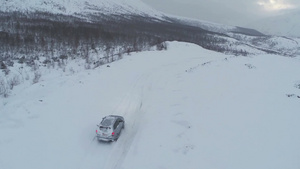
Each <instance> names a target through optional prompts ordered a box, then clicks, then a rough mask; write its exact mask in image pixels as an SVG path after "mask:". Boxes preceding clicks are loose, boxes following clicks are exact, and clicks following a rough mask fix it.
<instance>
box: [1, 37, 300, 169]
mask: <svg viewBox="0 0 300 169" xmlns="http://www.w3.org/2000/svg"><path fill="white" fill-rule="evenodd" d="M72 64H73V66H74V67H73V69H75V70H77V69H78V68H77V66H76V64H78V63H76V62H74V63H70V65H72ZM70 70H71V69H67V71H66V72H65V73H61V72H59V71H56V70H51V71H49V70H46V68H45V70H44V71H42V72H43V76H42V79H41V81H40V82H39V83H36V84H34V85H31V84H26V83H23V84H21V85H19V86H17V87H15V89H14V90H13V93H12V94H11V96H10V97H8V98H0V133H1V137H0V168H1V169H2V168H3V169H19V168H23V169H40V168H43V169H48V168H49V169H53V168H56V169H66V168H72V169H74V168H75V169H87V168H103V169H114V168H115V169H119V168H122V169H132V168H143V169H163V168H166V169H167V168H168V169H170V168H172V169H182V168H205V169H213V168H222V169H241V168H243V169H248V168H249V169H254V168H255V169H266V168H272V169H287V168H289V169H298V168H300V160H299V159H300V144H299V142H300V134H299V131H298V130H299V128H300V123H299V120H300V113H299V112H300V111H299V102H300V99H299V98H298V96H300V89H299V88H298V85H299V84H300V77H299V72H300V60H299V57H298V58H288V57H282V56H276V55H257V56H251V57H235V56H228V55H223V54H221V53H216V52H212V51H208V50H205V49H203V48H201V47H199V46H196V45H193V44H187V43H179V42H171V43H169V49H168V50H167V51H161V52H159V51H149V52H141V53H135V54H132V55H130V56H125V58H124V59H122V60H120V61H117V62H114V63H112V64H110V67H106V66H102V67H100V68H96V69H93V70H80V71H79V69H78V71H79V72H77V71H75V72H76V73H70ZM72 72H74V70H73V71H72ZM288 96H291V97H288ZM108 114H117V115H122V116H124V117H125V120H126V127H125V130H124V131H123V133H122V134H121V136H120V138H119V140H118V141H117V142H112V143H105V142H98V141H97V140H96V139H95V129H96V125H97V124H98V123H99V122H100V120H101V118H102V117H103V116H105V115H108Z"/></svg>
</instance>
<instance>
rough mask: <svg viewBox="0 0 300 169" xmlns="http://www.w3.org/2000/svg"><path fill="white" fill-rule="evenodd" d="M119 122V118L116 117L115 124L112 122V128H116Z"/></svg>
mask: <svg viewBox="0 0 300 169" xmlns="http://www.w3.org/2000/svg"><path fill="white" fill-rule="evenodd" d="M119 122H120V120H119V119H117V120H116V122H115V124H114V129H116V128H117V127H118V125H119Z"/></svg>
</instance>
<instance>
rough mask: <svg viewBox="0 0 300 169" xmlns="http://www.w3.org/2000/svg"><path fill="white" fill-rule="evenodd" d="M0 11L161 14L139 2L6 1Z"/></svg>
mask: <svg viewBox="0 0 300 169" xmlns="http://www.w3.org/2000/svg"><path fill="white" fill-rule="evenodd" d="M0 11H4V12H12V11H18V12H35V11H39V12H50V13H57V14H65V15H76V14H88V13H90V14H91V13H101V14H108V15H112V14H138V15H143V16H148V15H149V16H152V17H153V16H156V17H159V16H162V13H160V12H158V11H156V10H154V9H152V8H150V7H149V6H147V5H146V4H144V3H143V2H141V1H139V0H6V1H4V2H1V6H0Z"/></svg>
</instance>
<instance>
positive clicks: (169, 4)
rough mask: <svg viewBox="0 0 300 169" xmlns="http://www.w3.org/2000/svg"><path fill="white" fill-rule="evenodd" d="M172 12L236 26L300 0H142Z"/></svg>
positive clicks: (296, 5)
mask: <svg viewBox="0 0 300 169" xmlns="http://www.w3.org/2000/svg"><path fill="white" fill-rule="evenodd" d="M142 1H143V2H145V3H146V4H148V5H150V6H152V7H153V8H155V9H157V10H159V11H162V12H165V13H168V14H173V15H178V16H184V17H189V18H196V19H201V20H207V21H212V22H217V23H223V24H227V25H233V26H245V25H247V24H248V23H251V22H253V21H255V20H258V19H260V18H263V17H268V16H274V15H278V14H281V13H284V12H288V11H291V10H295V9H299V7H300V0H142Z"/></svg>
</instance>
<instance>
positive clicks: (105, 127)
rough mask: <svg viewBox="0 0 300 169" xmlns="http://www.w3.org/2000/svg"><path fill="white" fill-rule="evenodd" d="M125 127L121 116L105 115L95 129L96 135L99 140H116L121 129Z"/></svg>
mask: <svg viewBox="0 0 300 169" xmlns="http://www.w3.org/2000/svg"><path fill="white" fill-rule="evenodd" d="M124 127H125V121H124V118H123V117H122V116H116V115H109V116H105V117H104V118H103V119H102V121H101V122H100V124H99V125H97V129H96V137H97V138H98V140H101V141H117V140H118V138H119V136H120V134H121V130H122V129H124Z"/></svg>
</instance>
